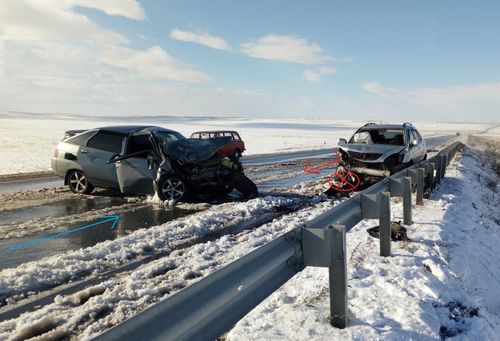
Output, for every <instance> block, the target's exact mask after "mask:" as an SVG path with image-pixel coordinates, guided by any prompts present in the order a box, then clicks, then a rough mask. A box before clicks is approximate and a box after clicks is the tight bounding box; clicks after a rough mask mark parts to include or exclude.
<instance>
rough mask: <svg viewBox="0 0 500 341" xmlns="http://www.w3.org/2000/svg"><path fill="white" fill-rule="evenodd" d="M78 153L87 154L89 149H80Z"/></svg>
mask: <svg viewBox="0 0 500 341" xmlns="http://www.w3.org/2000/svg"><path fill="white" fill-rule="evenodd" d="M80 153H83V154H88V153H89V151H88V150H87V149H80Z"/></svg>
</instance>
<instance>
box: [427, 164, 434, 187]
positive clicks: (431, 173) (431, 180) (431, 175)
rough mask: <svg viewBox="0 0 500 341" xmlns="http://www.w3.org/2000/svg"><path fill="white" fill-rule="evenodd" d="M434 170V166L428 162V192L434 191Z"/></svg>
mask: <svg viewBox="0 0 500 341" xmlns="http://www.w3.org/2000/svg"><path fill="white" fill-rule="evenodd" d="M434 168H435V165H434V163H432V162H429V175H428V176H429V191H431V192H432V191H433V190H434Z"/></svg>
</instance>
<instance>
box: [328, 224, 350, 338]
mask: <svg viewBox="0 0 500 341" xmlns="http://www.w3.org/2000/svg"><path fill="white" fill-rule="evenodd" d="M331 231H332V239H333V240H332V244H333V245H332V246H333V247H332V253H331V255H332V264H331V266H330V268H329V277H330V323H331V324H332V326H334V327H337V328H340V329H344V328H345V327H346V326H347V264H346V263H347V261H346V246H345V245H346V227H345V225H333V226H332V229H331Z"/></svg>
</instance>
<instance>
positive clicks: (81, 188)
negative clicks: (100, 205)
mask: <svg viewBox="0 0 500 341" xmlns="http://www.w3.org/2000/svg"><path fill="white" fill-rule="evenodd" d="M68 186H69V189H70V190H71V192H73V193H79V194H90V193H91V192H92V191H93V190H94V186H92V184H91V183H90V182H89V180H88V179H87V177H86V176H85V174H84V173H83V172H82V171H79V170H74V171H71V172H70V173H68Z"/></svg>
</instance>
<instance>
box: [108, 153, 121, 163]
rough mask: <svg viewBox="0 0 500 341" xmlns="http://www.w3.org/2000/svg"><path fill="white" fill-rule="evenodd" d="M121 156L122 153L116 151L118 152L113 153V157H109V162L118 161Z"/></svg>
mask: <svg viewBox="0 0 500 341" xmlns="http://www.w3.org/2000/svg"><path fill="white" fill-rule="evenodd" d="M119 157H120V154H119V153H116V154H113V156H112V157H110V158H109V160H108V162H107V163H115V162H116V161H118V160H117V159H118V158H119Z"/></svg>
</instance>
